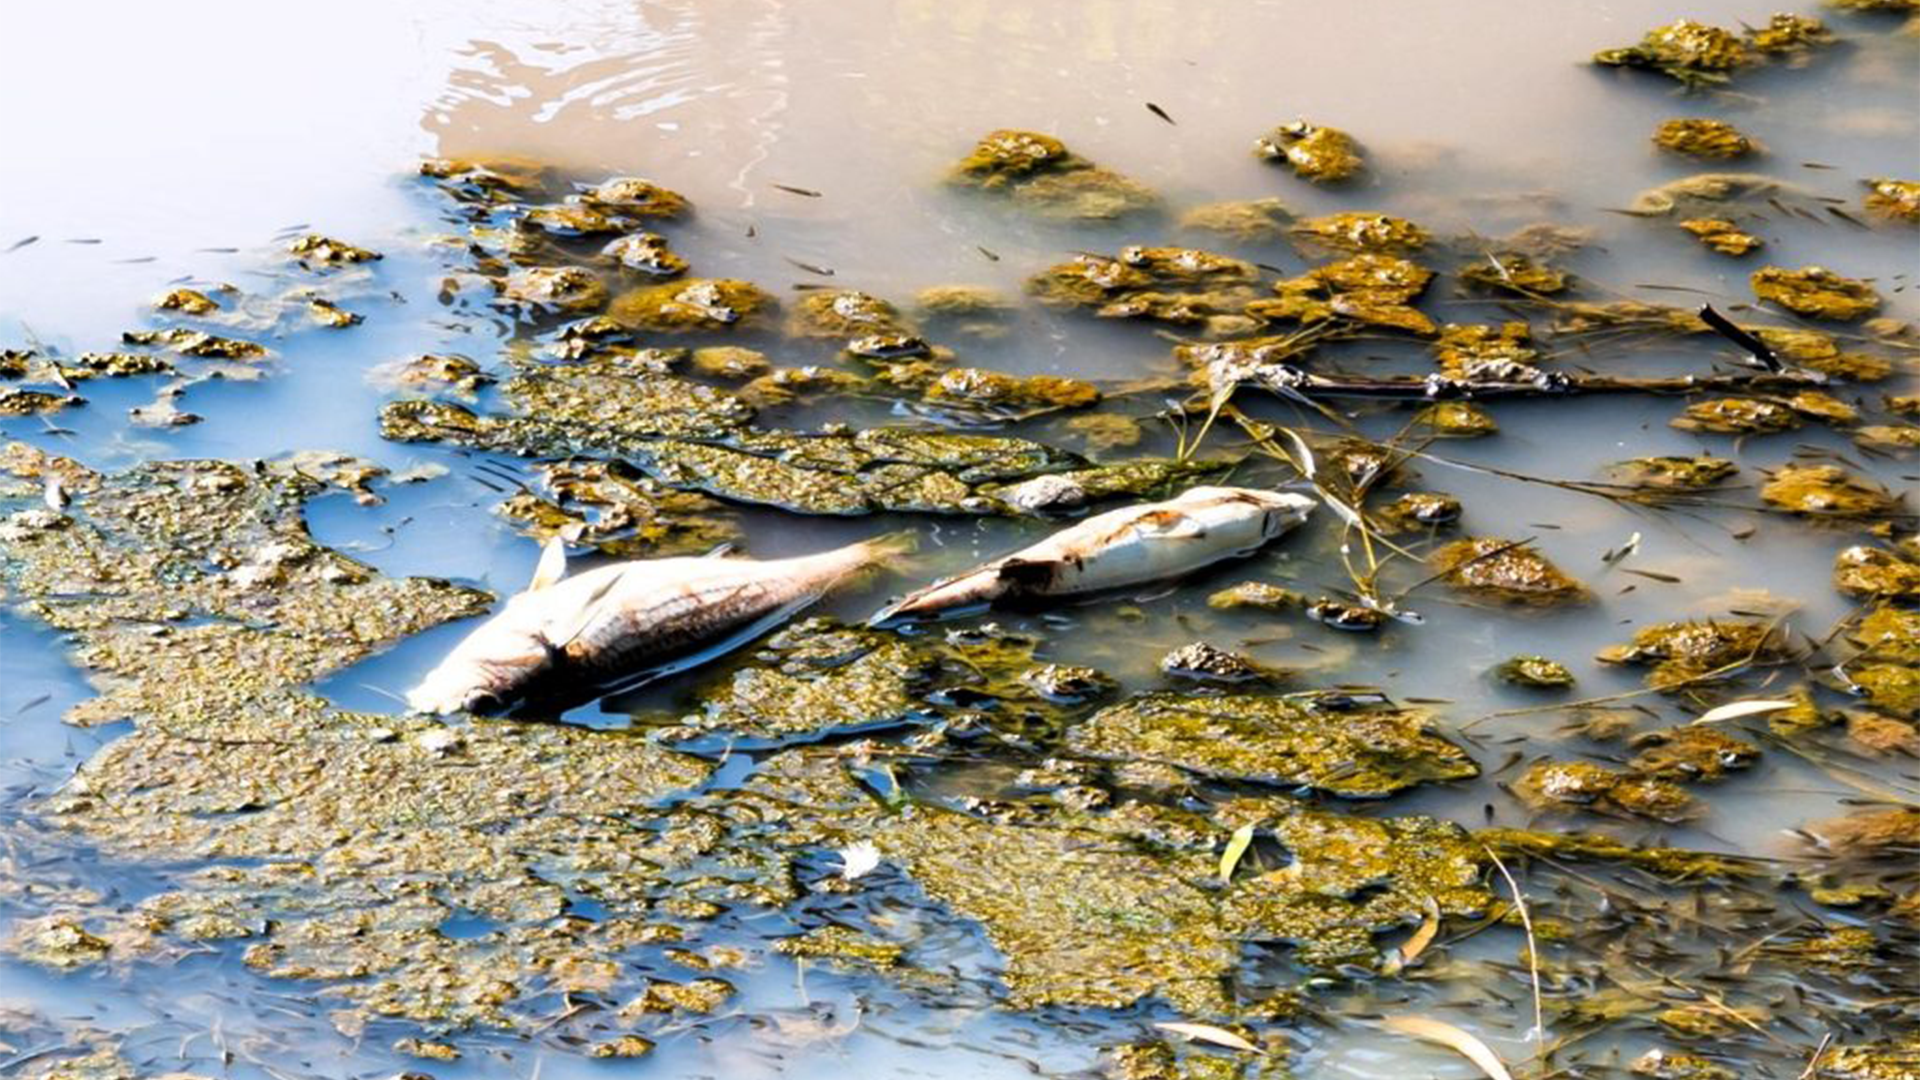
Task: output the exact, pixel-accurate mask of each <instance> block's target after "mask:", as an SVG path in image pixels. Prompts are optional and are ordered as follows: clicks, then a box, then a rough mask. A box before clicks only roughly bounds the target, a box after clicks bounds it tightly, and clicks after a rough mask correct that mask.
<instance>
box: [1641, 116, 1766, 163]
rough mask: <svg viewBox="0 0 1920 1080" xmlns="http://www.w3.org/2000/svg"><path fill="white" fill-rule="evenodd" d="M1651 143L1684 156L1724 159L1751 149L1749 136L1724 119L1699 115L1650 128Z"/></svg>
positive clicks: (1752, 147) (1750, 151)
mask: <svg viewBox="0 0 1920 1080" xmlns="http://www.w3.org/2000/svg"><path fill="white" fill-rule="evenodd" d="M1653 144H1654V145H1655V146H1658V147H1659V148H1660V149H1662V150H1666V151H1668V152H1670V153H1675V154H1684V155H1686V156H1687V157H1694V158H1705V159H1710V160H1715V159H1717V160H1725V159H1727V158H1737V157H1745V156H1746V155H1748V154H1751V153H1753V151H1754V145H1753V140H1752V139H1750V138H1748V137H1747V136H1746V135H1745V134H1743V133H1742V132H1741V131H1740V129H1739V128H1736V127H1734V126H1733V125H1732V124H1729V123H1727V122H1726V121H1725V120H1710V119H1705V118H1702V117H1687V118H1684V119H1674V120H1667V121H1664V122H1662V123H1661V125H1660V126H1659V127H1657V128H1655V129H1653Z"/></svg>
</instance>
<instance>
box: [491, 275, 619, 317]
mask: <svg viewBox="0 0 1920 1080" xmlns="http://www.w3.org/2000/svg"><path fill="white" fill-rule="evenodd" d="M607 296H608V293H607V286H606V283H605V282H603V281H601V280H600V279H599V277H597V276H596V275H595V274H594V273H593V272H592V271H590V270H586V269H583V268H581V267H578V266H536V267H530V268H527V269H524V270H515V271H514V272H513V273H511V274H509V275H508V276H507V277H506V279H505V280H504V281H502V282H501V283H500V302H501V303H502V304H504V305H510V306H514V307H519V308H523V309H526V310H529V311H537V312H542V313H551V314H561V315H585V314H588V313H591V312H595V311H598V310H600V309H601V308H603V307H606V306H607Z"/></svg>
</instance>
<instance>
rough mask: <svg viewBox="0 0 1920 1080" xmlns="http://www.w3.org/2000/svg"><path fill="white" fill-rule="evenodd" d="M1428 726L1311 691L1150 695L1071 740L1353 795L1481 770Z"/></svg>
mask: <svg viewBox="0 0 1920 1080" xmlns="http://www.w3.org/2000/svg"><path fill="white" fill-rule="evenodd" d="M1427 724H1428V717H1427V716H1426V715H1425V714H1423V713H1421V712H1420V711H1419V710H1417V709H1395V708H1391V707H1384V706H1383V707H1377V708H1366V707H1355V708H1351V709H1341V708H1338V707H1333V706H1331V705H1328V704H1326V703H1324V702H1316V700H1315V699H1314V698H1312V697H1305V698H1297V699H1290V698H1285V697H1261V696H1236V697H1195V698H1189V697H1183V696H1179V695H1170V694H1156V695H1147V696H1145V697H1141V698H1136V699H1134V700H1131V701H1127V702H1123V703H1121V704H1118V705H1114V706H1111V707H1109V708H1107V709H1105V710H1103V711H1101V712H1100V713H1099V714H1098V715H1096V716H1094V717H1093V718H1091V719H1089V720H1088V721H1086V722H1085V723H1084V724H1082V725H1080V726H1079V727H1076V728H1074V729H1073V731H1072V732H1071V733H1070V734H1069V736H1068V744H1069V745H1070V746H1072V747H1073V748H1074V749H1075V750H1077V751H1079V752H1081V753H1085V754H1090V755H1093V756H1096V757H1114V758H1121V759H1126V760H1135V761H1140V760H1145V761H1157V762H1160V763H1162V764H1167V765H1173V766H1177V767H1179V768H1182V769H1187V770H1189V771H1191V772H1194V773H1196V774H1199V775H1202V776H1213V777H1226V778H1232V779H1239V780H1253V781H1258V782H1261V783H1267V784H1279V785H1285V786H1305V787H1313V788H1317V789H1320V790H1323V791H1328V792H1331V793H1333V794H1337V795H1346V796H1351V797H1377V796H1382V795H1390V794H1392V793H1393V792H1396V791H1399V790H1402V789H1404V788H1407V787H1411V786H1413V785H1415V784H1418V783H1422V782H1426V781H1435V780H1461V779H1468V778H1471V777H1473V776H1476V775H1478V773H1479V769H1478V767H1477V766H1475V765H1474V763H1473V760H1472V759H1471V758H1469V757H1468V756H1467V755H1466V753H1465V751H1463V750H1462V749H1461V748H1460V747H1458V746H1456V745H1454V744H1453V743H1451V742H1448V741H1447V740H1446V739H1444V738H1442V737H1440V736H1438V735H1435V734H1433V733H1431V732H1430V731H1428V729H1427Z"/></svg>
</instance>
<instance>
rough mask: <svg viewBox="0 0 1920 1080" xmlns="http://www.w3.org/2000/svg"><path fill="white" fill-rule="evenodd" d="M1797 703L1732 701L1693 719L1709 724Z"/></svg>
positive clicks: (1789, 707)
mask: <svg viewBox="0 0 1920 1080" xmlns="http://www.w3.org/2000/svg"><path fill="white" fill-rule="evenodd" d="M1798 704H1799V702H1797V701H1779V700H1775V701H1759V700H1756V701H1732V702H1728V703H1727V704H1725V705H1722V706H1720V707H1719V708H1717V709H1709V710H1707V711H1706V712H1704V713H1702V714H1700V718H1699V719H1698V720H1695V721H1694V723H1696V724H1711V723H1713V722H1714V721H1716V720H1737V719H1739V718H1740V717H1742V716H1753V715H1754V714H1756V713H1770V712H1779V711H1780V710H1781V709H1791V708H1793V707H1794V706H1795V705H1798Z"/></svg>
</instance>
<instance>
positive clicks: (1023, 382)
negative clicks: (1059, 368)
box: [926, 368, 1100, 417]
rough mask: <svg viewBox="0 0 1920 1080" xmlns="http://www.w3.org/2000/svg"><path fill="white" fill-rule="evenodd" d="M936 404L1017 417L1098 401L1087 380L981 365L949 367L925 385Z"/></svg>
mask: <svg viewBox="0 0 1920 1080" xmlns="http://www.w3.org/2000/svg"><path fill="white" fill-rule="evenodd" d="M926 398H927V400H928V401H929V402H932V403H934V404H936V405H946V406H964V407H967V408H969V409H974V410H982V411H989V412H1000V413H1006V414H1011V415H1018V416H1023V417H1025V416H1037V415H1040V414H1042V413H1048V412H1054V411H1057V410H1060V409H1084V408H1087V407H1088V406H1090V405H1095V404H1097V403H1099V401H1100V391H1099V389H1098V388H1097V387H1095V386H1094V385H1093V384H1092V383H1090V382H1085V381H1083V380H1080V379H1072V378H1062V377H1060V376H1057V375H1027V376H1016V375H1007V374H1005V373H1003V372H998V371H986V370H983V369H981V368H953V369H951V370H949V371H946V372H943V373H941V375H940V377H939V378H938V379H935V380H934V382H933V384H932V385H931V386H929V387H928V388H927V391H926Z"/></svg>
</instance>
